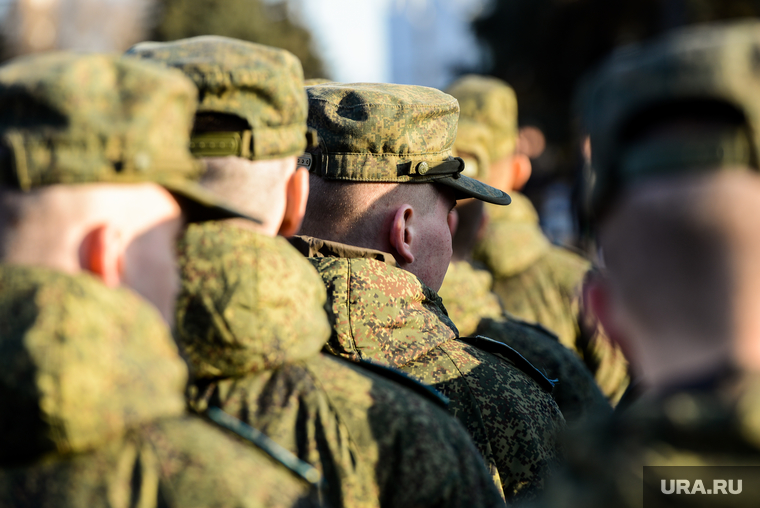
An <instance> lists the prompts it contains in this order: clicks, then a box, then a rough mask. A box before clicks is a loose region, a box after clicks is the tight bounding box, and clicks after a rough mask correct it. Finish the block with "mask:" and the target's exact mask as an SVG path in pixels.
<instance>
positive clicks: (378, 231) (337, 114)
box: [302, 83, 510, 288]
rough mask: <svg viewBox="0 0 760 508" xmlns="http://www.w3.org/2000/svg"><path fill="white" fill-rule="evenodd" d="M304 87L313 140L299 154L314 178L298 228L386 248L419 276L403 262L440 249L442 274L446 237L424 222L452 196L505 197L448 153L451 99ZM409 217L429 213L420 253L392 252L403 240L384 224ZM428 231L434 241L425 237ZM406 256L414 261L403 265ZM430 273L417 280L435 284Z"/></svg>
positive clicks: (454, 113) (396, 89)
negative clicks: (315, 136)
mask: <svg viewBox="0 0 760 508" xmlns="http://www.w3.org/2000/svg"><path fill="white" fill-rule="evenodd" d="M307 93H308V97H309V120H308V122H309V126H310V127H312V128H314V129H315V130H316V131H317V133H318V136H319V146H318V147H316V148H315V149H312V150H310V151H309V154H308V158H309V171H310V172H311V173H312V182H314V184H313V186H312V189H313V192H312V195H311V197H310V199H309V204H308V208H307V212H306V218H305V220H304V224H303V228H302V232H303V234H306V235H311V236H320V237H322V238H324V239H328V240H334V241H339V242H344V243H352V244H354V245H356V246H359V247H367V248H373V249H379V250H385V251H388V252H391V253H392V254H393V255H394V256H396V258H397V260H398V261H399V263H400V264H401V265H402V266H404V267H405V268H406V269H408V270H409V271H411V272H413V273H416V274H417V275H418V276H420V277H421V278H423V276H421V275H420V273H419V272H417V271H415V267H414V266H415V265H413V264H412V263H415V262H416V263H417V265H418V266H420V263H422V264H424V261H423V260H424V259H428V258H429V257H430V255H433V256H436V258H440V256H438V255H439V254H440V253H441V252H443V253H446V252H448V256H446V257H447V259H446V260H445V262H444V264H443V267H437V268H436V270H435V271H436V273H438V274H439V275H440V279H441V280H442V275H443V273H445V271H446V267H447V266H448V258H449V257H450V254H451V235H450V234H445V235H444V234H441V235H437V234H435V233H433V232H432V228H438V227H439V226H441V224H442V225H443V229H450V228H451V222H450V221H451V220H452V219H450V213H449V211H450V209H451V207H453V204H454V201H455V200H456V199H463V198H468V197H474V198H477V199H481V200H484V201H490V202H492V203H497V204H507V203H509V202H510V198H509V196H508V195H507V194H506V193H504V192H502V191H500V190H498V189H494V188H492V187H489V186H488V185H485V184H483V183H481V182H479V181H477V180H474V179H472V178H469V177H467V176H464V175H462V171H463V169H464V163H463V161H462V160H461V159H460V158H456V157H452V153H451V149H452V144H453V142H454V138H455V136H456V128H457V118H458V115H459V106H458V103H457V101H456V99H454V98H453V97H451V96H450V95H447V94H445V93H443V92H441V91H439V90H435V89H433V88H426V87H421V86H409V85H393V84H378V83H355V84H341V83H326V84H322V85H316V86H310V87H307ZM449 202H450V203H449ZM405 207H410V208H409V209H408V210H407V211H404V210H403V209H404V208H405ZM444 207H446V208H447V209H446V210H442V209H443V208H444ZM440 212H442V213H440ZM398 214H402V215H403V217H400V216H398ZM407 219H408V220H407ZM416 219H422V220H427V219H430V222H429V223H427V224H426V225H422V224H424V223H421V224H420V226H421V227H420V228H419V230H418V234H417V235H416V237H417V238H418V239H420V240H421V241H419V242H417V243H416V245H417V246H419V247H421V248H423V247H424V248H425V249H426V250H427V254H423V253H422V252H417V253H416V255H414V254H415V253H414V252H413V251H414V250H415V249H414V247H412V248H411V250H410V251H409V256H405V255H403V253H401V252H394V251H392V249H391V247H394V246H395V247H398V245H396V244H397V243H398V244H399V245H400V244H401V243H403V241H400V242H396V239H397V236H395V235H393V231H399V228H401V229H404V230H406V227H407V226H409V225H410V224H411V221H414V220H416ZM402 223H403V224H402ZM447 224H448V226H447ZM429 233H431V234H430V235H429V236H431V237H432V236H436V237H437V239H436V240H433V239H432V238H430V241H428V238H427V236H428V234H429ZM328 235H329V236H328ZM413 237H414V235H411V236H410V238H413ZM447 237H448V238H447ZM398 238H401V237H398ZM436 243H438V244H439V245H436ZM410 245H411V244H410ZM436 249H437V250H436ZM407 258H408V259H409V260H411V259H412V258H414V259H415V261H409V264H408V265H406V264H404V259H407ZM428 264H430V265H431V266H432V265H433V264H435V265H438V264H439V263H438V262H436V263H432V262H431V263H428ZM441 272H442V273H441ZM438 278H439V277H438V275H436V276H433V277H431V279H430V280H428V281H426V282H427V283H428V284H429V285H430V286H431V287H433V288H435V287H436V286H440V281H439V280H438ZM423 280H424V279H423Z"/></svg>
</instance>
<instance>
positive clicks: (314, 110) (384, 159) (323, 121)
mask: <svg viewBox="0 0 760 508" xmlns="http://www.w3.org/2000/svg"><path fill="white" fill-rule="evenodd" d="M306 90H307V93H308V97H309V120H308V122H309V127H312V128H314V129H316V130H317V132H318V134H319V139H320V142H319V146H320V148H321V151H322V154H321V161H320V162H318V163H317V164H319V165H320V166H321V171H322V173H321V174H322V176H324V177H325V178H334V179H343V180H354V181H364V182H408V181H412V180H414V179H415V178H418V177H424V175H425V174H426V173H425V172H424V171H423V172H422V173H418V172H417V168H418V166H419V165H420V164H421V163H422V162H425V163H426V164H427V165H426V166H423V167H424V168H427V167H432V166H433V165H436V164H440V163H441V162H444V161H449V160H450V159H451V145H452V144H453V142H454V137H455V136H456V132H457V119H458V117H459V106H458V105H457V101H456V99H454V98H453V97H451V96H450V95H446V94H445V93H443V92H441V91H439V90H435V89H433V88H426V87H422V86H411V85H393V84H384V83H383V84H381V83H355V84H354V83H352V84H340V83H328V84H322V85H316V86H310V87H307V88H306Z"/></svg>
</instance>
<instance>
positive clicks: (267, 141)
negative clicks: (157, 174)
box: [127, 36, 307, 160]
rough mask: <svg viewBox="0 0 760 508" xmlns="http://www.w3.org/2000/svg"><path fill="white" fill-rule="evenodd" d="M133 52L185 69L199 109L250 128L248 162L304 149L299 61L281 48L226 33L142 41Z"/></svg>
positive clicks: (302, 103) (302, 95)
mask: <svg viewBox="0 0 760 508" xmlns="http://www.w3.org/2000/svg"><path fill="white" fill-rule="evenodd" d="M127 55H128V56H134V57H139V58H144V59H149V60H151V61H154V62H157V63H160V64H163V65H166V66H169V67H174V68H177V69H179V70H181V71H182V72H184V73H185V74H186V75H187V76H188V77H189V78H190V79H192V81H193V82H194V83H195V85H196V86H197V87H198V90H199V91H200V95H199V99H200V102H199V104H198V113H224V114H230V115H235V116H238V117H241V118H243V119H245V120H246V121H247V122H248V125H249V126H250V128H251V136H252V141H251V147H250V153H249V155H248V158H250V159H252V160H260V159H271V158H274V159H279V158H282V157H288V156H292V155H301V154H302V153H303V151H304V149H305V148H306V110H307V106H306V94H305V92H304V90H303V86H304V82H303V69H302V68H301V62H300V61H299V60H298V58H296V57H295V55H293V54H292V53H290V52H288V51H285V50H284V49H279V48H272V47H269V46H263V45H261V44H255V43H253V42H247V41H240V40H237V39H231V38H228V37H219V36H201V37H192V38H189V39H181V40H178V41H172V42H142V43H140V44H137V45H136V46H134V47H132V48H131V49H130V50H129V51H128V52H127Z"/></svg>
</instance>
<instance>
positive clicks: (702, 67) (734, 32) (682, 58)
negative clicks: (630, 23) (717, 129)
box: [583, 20, 760, 213]
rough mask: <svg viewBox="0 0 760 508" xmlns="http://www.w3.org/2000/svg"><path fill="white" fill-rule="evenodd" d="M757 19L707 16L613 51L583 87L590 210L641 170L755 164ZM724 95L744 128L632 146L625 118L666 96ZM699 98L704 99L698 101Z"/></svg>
mask: <svg viewBox="0 0 760 508" xmlns="http://www.w3.org/2000/svg"><path fill="white" fill-rule="evenodd" d="M759 28H760V23H759V22H758V21H756V20H744V21H739V22H726V23H713V24H709V25H697V26H690V27H685V28H682V29H679V30H674V31H672V32H670V33H668V34H666V35H664V36H662V37H660V38H659V39H657V40H656V41H654V42H651V43H648V44H638V45H631V46H628V47H625V48H621V49H620V50H618V51H617V52H615V53H613V56H612V57H611V58H609V59H608V60H607V61H606V63H605V64H604V65H603V66H602V68H601V69H599V71H598V72H597V74H596V75H595V76H594V77H593V79H591V80H589V86H588V87H587V89H586V90H585V91H584V94H583V95H584V97H583V99H585V100H583V102H584V120H585V126H586V128H587V129H588V131H589V135H590V137H591V144H592V146H593V152H594V160H593V167H594V169H595V170H596V171H595V172H596V182H595V184H594V189H593V192H592V193H591V198H592V203H591V206H592V210H593V211H594V212H595V213H600V210H601V209H602V208H604V207H605V206H606V205H607V204H609V202H610V200H612V199H613V198H614V194H615V193H616V192H617V191H618V190H619V188H620V186H621V185H624V184H627V183H632V182H634V181H636V180H638V179H639V178H642V177H651V176H653V175H658V174H660V175H662V174H670V175H672V174H676V173H679V172H683V171H691V172H693V171H694V169H695V168H699V167H701V168H709V167H713V168H714V167H721V166H722V167H732V166H737V165H745V166H746V165H749V166H751V167H755V168H757V167H758V163H759V162H760V161H759V160H758V156H759V155H760V103H758V101H757V99H756V93H755V91H756V90H757V88H758V86H760V76H758V74H757V72H755V70H756V68H757V52H756V48H757V47H758V44H760V30H758V29H759ZM700 100H701V101H708V102H710V103H711V104H712V105H713V106H714V104H715V103H717V102H722V103H724V104H726V105H728V106H730V107H731V108H734V109H736V110H737V111H738V112H739V113H740V114H741V115H742V116H743V117H744V121H746V124H747V126H748V129H740V130H737V131H735V132H726V135H725V136H723V137H718V136H714V135H712V134H702V135H700V134H697V133H694V134H692V142H690V143H679V144H678V145H676V146H674V145H673V144H672V143H668V142H667V141H666V140H665V141H663V140H662V139H658V140H652V141H650V142H647V143H637V144H635V145H633V146H632V145H631V144H630V143H628V142H627V140H626V139H625V136H624V133H625V130H626V128H627V126H628V124H629V123H630V122H631V121H632V120H633V119H634V118H635V117H637V116H638V117H639V118H641V117H642V116H643V115H646V114H647V113H648V112H652V111H655V110H657V109H660V110H661V108H662V107H663V105H664V104H666V103H669V107H671V108H672V107H674V106H676V105H678V104H679V103H680V104H682V105H686V106H687V107H689V102H691V106H690V109H692V110H693V108H694V103H695V102H697V101H700ZM703 104H704V102H703Z"/></svg>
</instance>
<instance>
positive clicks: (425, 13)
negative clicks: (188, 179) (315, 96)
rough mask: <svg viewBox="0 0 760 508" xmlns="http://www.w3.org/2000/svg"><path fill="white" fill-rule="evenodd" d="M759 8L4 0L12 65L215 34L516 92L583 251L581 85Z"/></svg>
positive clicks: (343, 0)
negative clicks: (667, 35)
mask: <svg viewBox="0 0 760 508" xmlns="http://www.w3.org/2000/svg"><path fill="white" fill-rule="evenodd" d="M759 14H760V0H614V1H612V0H0V27H2V31H1V32H0V54H1V55H2V58H3V59H8V58H12V57H15V56H18V55H23V54H26V53H32V52H38V51H47V50H51V49H77V50H86V51H117V52H120V51H123V50H125V49H126V48H128V47H129V46H131V45H132V44H134V43H135V42H139V41H142V40H173V39H179V38H183V37H191V36H195V35H202V34H216V35H226V36H230V37H236V38H239V39H245V40H250V41H254V42H259V43H262V44H268V45H272V46H278V47H281V48H285V49H287V50H289V51H291V52H293V53H294V54H295V55H297V56H298V57H299V58H300V59H301V61H302V63H303V66H304V72H305V74H306V77H307V78H328V79H332V80H335V81H342V82H358V81H370V82H392V83H405V84H415V85H425V86H432V87H436V88H445V87H446V86H447V85H448V84H449V83H450V82H451V81H452V80H453V79H455V78H456V77H457V76H459V75H461V74H463V73H469V72H477V73H483V74H491V75H494V76H497V77H499V78H502V79H504V80H505V81H507V82H508V83H510V84H511V85H512V86H513V87H514V88H515V91H516V92H517V96H518V100H519V107H520V124H521V126H524V127H528V126H529V127H531V129H530V130H529V131H526V132H528V133H529V135H530V137H531V140H532V142H531V146H532V147H534V148H533V150H532V152H533V153H531V154H530V155H531V156H532V157H533V165H534V171H533V176H532V178H531V180H530V182H529V183H528V186H527V187H526V188H525V193H526V194H527V195H528V197H530V198H531V200H532V201H533V202H534V204H535V205H536V207H537V209H538V210H539V213H540V215H541V223H542V226H543V228H544V230H545V231H546V233H547V235H548V236H549V237H550V238H551V239H552V240H553V241H555V242H557V243H561V244H565V245H577V244H578V237H579V236H578V235H579V226H578V222H577V220H576V215H575V213H574V207H575V202H576V198H575V196H576V191H575V189H576V188H577V186H578V183H579V181H580V179H581V178H582V175H583V162H582V161H583V157H582V155H583V142H582V140H583V132H581V131H580V128H579V122H578V120H577V115H576V112H575V108H574V105H573V98H574V94H575V90H576V86H577V85H578V83H579V81H580V80H581V79H582V77H583V76H584V75H585V73H586V72H587V71H589V70H590V69H593V67H594V66H595V65H596V64H597V63H598V62H599V61H600V60H601V59H602V58H603V57H604V56H605V55H606V54H607V53H609V52H610V50H612V49H613V48H615V47H617V46H620V45H624V44H628V43H634V42H637V41H641V40H645V39H647V38H650V37H652V36H654V35H657V34H659V33H661V32H664V31H667V30H669V29H672V28H675V27H678V26H682V25H686V24H691V23H699V22H705V21H713V20H720V19H730V18H737V17H750V16H758V15H759Z"/></svg>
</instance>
